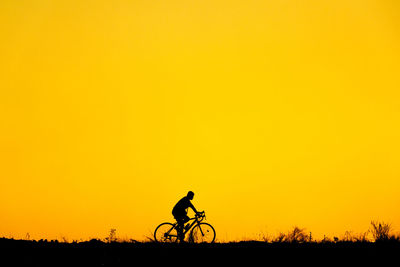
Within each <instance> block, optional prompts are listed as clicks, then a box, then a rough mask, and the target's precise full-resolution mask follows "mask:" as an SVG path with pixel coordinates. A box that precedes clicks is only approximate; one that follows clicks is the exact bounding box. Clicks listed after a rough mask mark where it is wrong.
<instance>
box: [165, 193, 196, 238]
mask: <svg viewBox="0 0 400 267" xmlns="http://www.w3.org/2000/svg"><path fill="white" fill-rule="evenodd" d="M193 197H194V193H193V192H192V191H189V192H188V193H187V195H186V196H185V197H183V198H182V199H181V200H179V201H178V203H176V205H175V206H174V208H173V209H172V215H174V218H175V220H176V221H177V222H178V229H177V230H178V237H179V239H180V240H181V241H183V239H184V235H183V226H184V225H185V223H186V222H188V221H189V217H188V216H187V209H188V208H191V209H192V210H193V211H194V212H195V213H196V214H198V213H199V212H198V211H197V210H196V208H195V207H194V206H193V204H192V202H190V200H192V199H193Z"/></svg>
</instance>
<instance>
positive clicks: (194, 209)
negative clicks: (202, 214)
mask: <svg viewBox="0 0 400 267" xmlns="http://www.w3.org/2000/svg"><path fill="white" fill-rule="evenodd" d="M189 203H190V207H191V208H192V210H193V211H194V212H195V213H196V214H197V213H198V212H197V210H196V208H195V207H194V206H193V204H192V202H190V201H189Z"/></svg>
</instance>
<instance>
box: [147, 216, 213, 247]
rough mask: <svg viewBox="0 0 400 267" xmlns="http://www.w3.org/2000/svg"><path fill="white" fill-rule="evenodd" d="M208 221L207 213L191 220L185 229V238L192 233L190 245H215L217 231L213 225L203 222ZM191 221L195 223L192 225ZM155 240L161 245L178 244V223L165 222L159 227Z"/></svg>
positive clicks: (155, 233) (155, 232)
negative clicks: (188, 233)
mask: <svg viewBox="0 0 400 267" xmlns="http://www.w3.org/2000/svg"><path fill="white" fill-rule="evenodd" d="M205 219H206V215H205V212H204V211H202V212H199V213H197V214H196V215H195V217H193V218H190V219H189V222H188V223H187V224H186V225H185V227H184V228H183V229H184V230H183V236H185V235H186V233H187V232H189V231H190V235H189V242H190V243H213V242H214V241H215V235H216V234H215V229H214V227H212V225H211V224H209V223H205V222H202V221H203V220H205ZM190 221H193V222H191V223H190ZM154 240H155V241H156V242H159V243H177V242H178V241H179V238H178V223H177V222H176V223H169V222H165V223H162V224H160V225H159V226H157V228H156V230H155V231H154Z"/></svg>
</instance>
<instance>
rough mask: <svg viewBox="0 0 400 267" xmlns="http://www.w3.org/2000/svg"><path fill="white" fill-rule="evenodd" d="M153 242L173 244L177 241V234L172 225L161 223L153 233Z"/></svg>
mask: <svg viewBox="0 0 400 267" xmlns="http://www.w3.org/2000/svg"><path fill="white" fill-rule="evenodd" d="M154 240H155V241H156V242H159V243H175V242H177V241H178V232H177V231H176V228H175V226H174V225H173V224H172V223H162V224H160V225H159V226H157V228H156V230H155V231H154Z"/></svg>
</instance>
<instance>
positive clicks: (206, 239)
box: [190, 223, 215, 243]
mask: <svg viewBox="0 0 400 267" xmlns="http://www.w3.org/2000/svg"><path fill="white" fill-rule="evenodd" d="M190 241H191V242H193V243H213V242H214V241H215V230H214V227H212V226H211V224H208V223H199V224H197V225H196V226H195V227H193V229H192V232H191V233H190Z"/></svg>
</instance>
